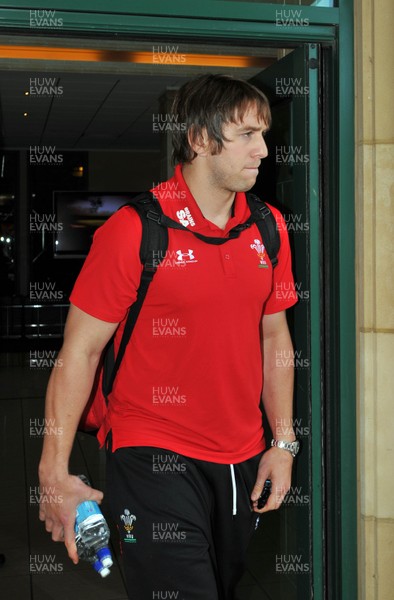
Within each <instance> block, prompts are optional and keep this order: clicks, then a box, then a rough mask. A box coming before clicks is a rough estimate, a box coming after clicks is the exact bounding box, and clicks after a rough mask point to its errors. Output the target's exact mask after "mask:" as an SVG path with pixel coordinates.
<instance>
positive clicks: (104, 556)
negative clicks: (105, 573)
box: [97, 547, 114, 567]
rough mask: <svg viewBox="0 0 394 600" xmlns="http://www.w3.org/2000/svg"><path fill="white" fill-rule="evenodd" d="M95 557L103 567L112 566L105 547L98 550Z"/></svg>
mask: <svg viewBox="0 0 394 600" xmlns="http://www.w3.org/2000/svg"><path fill="white" fill-rule="evenodd" d="M97 556H98V557H99V559H100V560H101V563H102V565H103V567H112V565H113V564H114V563H113V560H112V556H111V552H110V550H109V548H107V547H105V548H100V549H99V550H97Z"/></svg>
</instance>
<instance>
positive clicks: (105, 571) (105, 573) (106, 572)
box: [99, 568, 111, 577]
mask: <svg viewBox="0 0 394 600" xmlns="http://www.w3.org/2000/svg"><path fill="white" fill-rule="evenodd" d="M99 573H100V575H101V577H107V575H109V574H110V573H111V571H110V570H109V569H107V568H104V569H101V571H99Z"/></svg>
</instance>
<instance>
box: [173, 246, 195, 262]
mask: <svg viewBox="0 0 394 600" xmlns="http://www.w3.org/2000/svg"><path fill="white" fill-rule="evenodd" d="M176 254H177V256H178V262H190V261H192V260H195V258H194V254H193V250H191V249H190V248H189V250H188V251H187V252H182V250H177V251H176Z"/></svg>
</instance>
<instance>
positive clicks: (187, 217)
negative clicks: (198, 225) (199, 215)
mask: <svg viewBox="0 0 394 600" xmlns="http://www.w3.org/2000/svg"><path fill="white" fill-rule="evenodd" d="M176 216H177V217H178V219H179V222H180V224H181V225H183V226H184V227H187V226H188V225H191V226H192V227H194V226H195V222H194V219H193V217H192V215H191V212H190V209H189V207H188V206H185V208H184V209H183V210H177V212H176Z"/></svg>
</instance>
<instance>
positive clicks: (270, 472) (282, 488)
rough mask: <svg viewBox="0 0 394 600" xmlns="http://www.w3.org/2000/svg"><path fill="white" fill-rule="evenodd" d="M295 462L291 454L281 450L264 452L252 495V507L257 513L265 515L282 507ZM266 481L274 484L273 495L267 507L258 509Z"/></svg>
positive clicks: (274, 449) (271, 449) (275, 449)
mask: <svg viewBox="0 0 394 600" xmlns="http://www.w3.org/2000/svg"><path fill="white" fill-rule="evenodd" d="M293 460H294V459H293V457H292V455H291V454H290V452H287V451H286V450H283V449H281V448H270V449H269V450H267V451H266V452H264V454H263V456H262V458H261V460H260V464H259V468H258V472H257V479H256V483H255V486H254V488H253V491H252V494H251V499H252V506H253V510H254V511H255V512H257V513H264V512H268V511H269V510H277V509H278V508H279V507H280V505H281V504H282V502H283V499H284V497H285V496H286V494H287V492H288V491H289V489H290V486H291V471H292V467H293ZM266 479H270V480H271V482H272V488H271V494H270V496H269V498H268V501H267V504H266V505H265V507H264V508H261V509H258V508H257V500H258V499H259V497H260V495H261V492H262V491H263V487H264V483H265V481H266Z"/></svg>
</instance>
